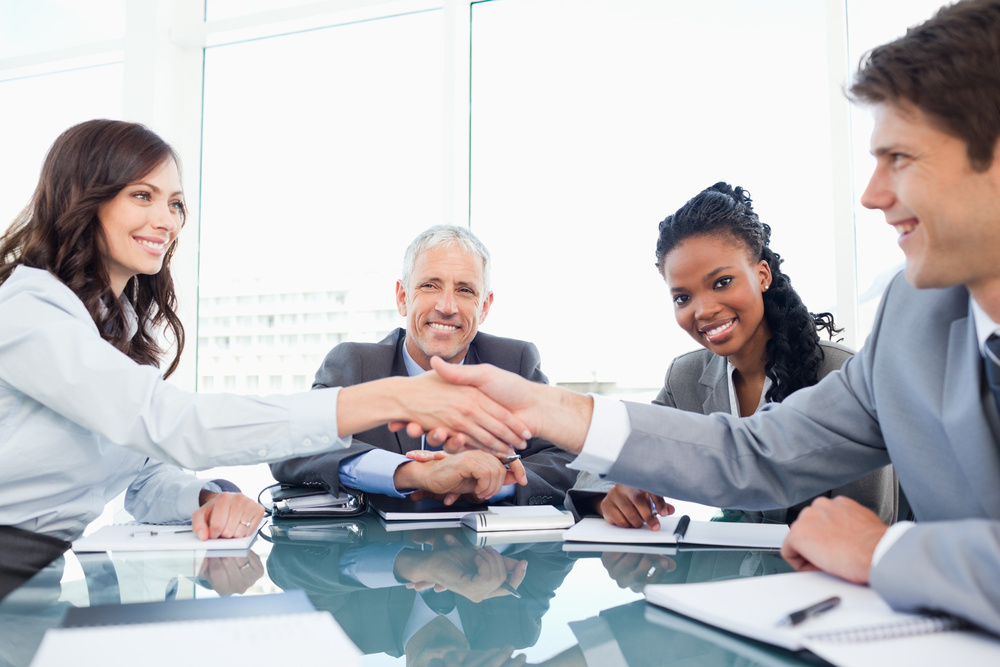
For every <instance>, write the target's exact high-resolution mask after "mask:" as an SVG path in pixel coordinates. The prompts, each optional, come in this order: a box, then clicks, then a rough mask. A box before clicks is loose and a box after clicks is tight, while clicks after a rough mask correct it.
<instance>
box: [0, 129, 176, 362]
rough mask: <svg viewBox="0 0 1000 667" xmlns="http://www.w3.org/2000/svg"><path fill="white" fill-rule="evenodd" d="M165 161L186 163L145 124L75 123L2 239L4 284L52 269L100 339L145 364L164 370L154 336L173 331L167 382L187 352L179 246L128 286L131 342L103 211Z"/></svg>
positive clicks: (0, 252) (0, 263) (50, 154)
mask: <svg viewBox="0 0 1000 667" xmlns="http://www.w3.org/2000/svg"><path fill="white" fill-rule="evenodd" d="M167 160H173V161H174V162H175V163H176V164H178V166H179V164H180V163H179V161H178V159H177V155H176V153H174V150H173V149H172V148H171V147H170V146H169V145H168V144H167V143H166V142H165V141H163V139H161V138H160V137H159V136H158V135H157V134H156V133H155V132H153V131H152V130H150V129H149V128H147V127H146V126H144V125H140V124H138V123H127V122H124V121H117V120H90V121H86V122H84V123H80V124H79V125H74V126H73V127H71V128H69V129H68V130H66V131H65V132H63V133H62V134H61V135H60V136H59V138H58V139H56V141H55V143H53V144H52V147H51V148H50V149H49V152H48V154H47V155H46V157H45V162H44V164H43V165H42V173H41V176H40V178H39V179H38V187H37V188H36V189H35V194H34V195H33V197H32V199H31V202H30V203H29V204H28V206H27V207H26V208H25V209H24V210H23V211H22V212H21V214H20V215H19V216H18V217H17V218H16V219H15V220H14V223H13V224H12V225H11V226H10V228H9V229H8V230H7V231H6V232H5V233H4V234H3V236H0V284H2V283H3V282H4V281H6V280H7V278H8V277H10V274H11V272H12V271H13V270H14V269H15V268H16V267H17V266H18V265H20V264H23V265H25V266H30V267H33V268H36V269H44V270H46V271H48V272H49V273H51V274H53V275H54V276H56V277H57V278H59V280H61V281H62V282H64V283H65V284H66V285H67V286H68V287H69V288H70V289H71V290H73V292H74V293H75V294H76V295H77V296H78V297H79V298H80V300H81V301H82V302H83V304H84V306H85V307H86V308H87V311H88V312H89V313H90V316H91V317H92V318H93V320H94V323H95V324H96V325H97V329H98V331H100V333H101V337H102V338H104V339H105V340H107V341H108V342H109V343H111V344H112V345H114V346H115V347H116V348H118V349H119V350H121V351H122V352H124V353H125V354H126V355H128V356H129V357H130V358H131V359H133V360H135V361H136V362H138V363H140V364H146V365H151V366H157V367H159V365H160V357H161V355H162V354H163V352H164V351H163V350H162V349H161V348H160V345H159V343H158V342H157V340H156V333H157V331H158V330H166V331H168V332H169V333H170V335H171V337H172V338H173V342H174V345H175V347H176V350H177V353H176V354H175V356H174V358H173V360H172V362H171V363H170V365H169V367H168V368H167V371H166V373H165V376H169V375H170V374H171V373H173V372H174V370H175V369H176V368H177V364H178V362H179V361H180V355H181V352H182V351H183V349H184V327H183V325H182V324H181V321H180V318H179V317H178V316H177V313H176V309H177V295H176V293H175V291H174V281H173V278H172V277H171V275H170V260H171V258H172V257H173V254H174V249H175V248H176V246H177V243H176V242H174V243H171V244H170V245H169V247H168V248H167V252H166V254H165V255H164V258H163V268H162V269H161V270H160V271H159V272H158V273H156V274H155V275H151V276H147V275H142V274H140V275H137V276H134V277H133V278H132V279H131V280H129V281H128V283H127V284H126V285H125V291H124V292H123V293H122V298H125V299H128V300H129V301H130V302H131V304H132V307H133V308H134V309H135V313H136V315H137V316H138V325H139V328H138V331H137V332H136V334H135V335H134V336H132V337H131V338H129V335H128V334H129V324H128V317H127V315H126V310H125V308H123V306H122V303H121V302H120V301H119V300H118V299H117V298H115V295H114V292H113V291H112V289H111V281H110V278H109V275H108V269H107V265H106V262H105V258H106V256H107V253H108V250H107V248H108V244H107V239H106V238H105V235H104V230H103V228H102V227H101V224H100V221H99V220H98V217H97V213H98V210H99V209H100V207H101V205H102V204H104V203H106V202H108V201H110V200H112V199H114V197H115V196H116V195H117V194H118V193H119V192H120V191H121V190H122V189H123V188H124V187H125V186H127V185H128V184H129V183H134V182H135V181H138V180H140V179H142V178H143V177H144V176H146V175H147V174H149V173H150V172H152V171H153V170H154V169H155V168H156V167H158V166H160V165H161V164H163V163H164V162H165V161H167ZM182 219H183V216H182Z"/></svg>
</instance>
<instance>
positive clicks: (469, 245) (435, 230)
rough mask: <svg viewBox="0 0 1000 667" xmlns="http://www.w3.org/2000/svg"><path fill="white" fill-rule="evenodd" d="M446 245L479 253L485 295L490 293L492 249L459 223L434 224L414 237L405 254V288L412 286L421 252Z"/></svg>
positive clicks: (403, 281)
mask: <svg viewBox="0 0 1000 667" xmlns="http://www.w3.org/2000/svg"><path fill="white" fill-rule="evenodd" d="M444 246H458V247H459V248H460V249H461V250H463V251H465V252H467V253H469V254H470V255H478V256H479V258H480V259H482V260H483V282H484V283H485V289H486V291H485V294H484V295H483V296H485V295H486V294H489V293H490V251H489V250H487V249H486V246H485V245H483V242H482V241H480V240H479V239H478V238H477V237H476V235H475V234H473V233H472V232H471V231H469V230H468V229H467V228H465V227H459V226H458V225H434V226H433V227H430V228H428V229H426V230H424V231H423V232H421V233H420V235H419V236H417V238H415V239H413V242H412V243H411V244H410V247H408V248H407V249H406V254H405V255H403V277H402V278H401V279H400V282H401V283H402V284H403V287H404V289H409V288H410V278H411V277H412V276H413V266H414V265H415V264H416V263H417V257H418V256H419V255H420V253H422V252H425V251H427V250H431V249H432V248H441V247H444Z"/></svg>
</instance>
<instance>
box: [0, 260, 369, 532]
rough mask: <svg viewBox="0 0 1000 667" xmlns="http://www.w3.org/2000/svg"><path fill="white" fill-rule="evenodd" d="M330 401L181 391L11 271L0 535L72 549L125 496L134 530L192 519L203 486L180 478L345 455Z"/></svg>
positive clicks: (321, 394) (0, 314)
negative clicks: (333, 451)
mask: <svg viewBox="0 0 1000 667" xmlns="http://www.w3.org/2000/svg"><path fill="white" fill-rule="evenodd" d="M337 391H338V390H337V389H323V390H318V391H310V392H304V393H302V394H297V395H293V396H275V397H262V398H252V397H243V396H234V395H227V394H213V395H199V394H194V393H191V392H186V391H182V390H180V389H178V388H176V387H174V386H173V385H170V384H168V383H166V382H164V381H163V379H162V377H161V376H160V372H159V370H158V369H156V368H153V367H151V366H142V365H139V364H137V363H136V362H134V361H133V360H131V359H129V358H128V357H127V356H125V355H124V354H122V353H121V352H120V351H119V350H117V349H115V347H113V346H112V345H111V344H109V343H108V342H107V341H105V340H103V339H102V338H101V337H100V335H99V333H98V330H97V326H96V325H95V324H94V321H93V319H92V318H91V316H90V313H89V312H88V311H87V309H86V308H85V307H84V305H83V303H82V302H81V301H80V299H79V298H77V296H76V294H74V293H73V292H72V290H70V289H69V288H68V287H67V286H66V285H64V284H63V283H62V282H61V281H60V280H59V279H58V278H56V277H55V276H53V275H52V274H50V273H49V272H47V271H43V270H40V269H33V268H29V267H25V266H19V267H18V268H17V269H15V270H14V271H13V272H12V273H11V275H10V277H8V279H7V280H6V281H5V282H4V283H3V285H0V524H2V525H10V526H17V527H19V528H23V529H26V530H31V531H35V532H41V533H48V534H51V535H55V536H57V537H61V538H63V539H68V540H72V539H75V538H76V537H79V536H80V535H81V534H82V532H83V530H84V528H85V527H86V526H87V524H89V523H90V522H91V521H93V520H94V519H95V518H96V517H97V516H98V515H100V513H101V512H102V511H103V509H104V505H105V504H106V503H107V502H108V501H109V500H110V499H112V498H114V497H115V496H117V495H118V494H119V493H121V492H122V491H123V490H126V489H127V490H128V491H127V493H126V496H125V509H126V510H128V512H129V513H130V514H132V516H134V517H135V518H136V519H139V520H140V521H148V522H166V521H176V520H185V519H188V518H190V516H191V513H192V512H193V511H194V510H196V509H197V508H198V495H199V493H200V492H201V489H202V488H203V487H204V486H205V483H206V480H199V479H197V478H195V477H193V476H192V475H189V474H187V473H185V472H183V471H182V470H180V469H179V468H178V467H177V466H184V467H188V468H194V469H203V468H210V467H214V466H225V465H237V464H244V463H256V462H259V461H264V460H271V459H279V458H285V457H289V456H302V455H306V454H313V453H316V452H319V451H323V450H326V449H330V448H333V447H335V446H338V445H339V446H342V447H346V446H348V445H349V444H350V439H349V438H348V439H340V438H337V437H336V433H337V419H336V415H337V403H336V397H337ZM168 463H169V464H173V465H168Z"/></svg>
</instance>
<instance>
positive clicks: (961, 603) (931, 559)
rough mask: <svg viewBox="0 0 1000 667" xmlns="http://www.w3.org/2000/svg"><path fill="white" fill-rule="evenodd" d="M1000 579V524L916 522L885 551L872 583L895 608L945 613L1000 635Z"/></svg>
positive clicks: (989, 522) (963, 521) (983, 520)
mask: <svg viewBox="0 0 1000 667" xmlns="http://www.w3.org/2000/svg"><path fill="white" fill-rule="evenodd" d="M997 581H1000V522H998V521H990V520H988V519H965V520H962V521H930V522H927V523H919V522H918V523H916V524H915V525H914V526H913V527H912V528H910V529H909V530H907V531H906V533H904V534H903V535H902V536H901V537H900V538H899V540H898V541H897V542H896V543H895V544H894V545H892V547H890V548H889V550H888V551H886V552H885V554H884V555H883V556H882V559H881V560H880V561H879V563H878V565H877V566H876V567H875V568H873V569H872V572H871V579H870V583H871V587H872V588H873V589H875V590H876V591H877V592H878V594H879V595H881V596H882V597H883V598H884V599H885V601H886V602H888V603H889V604H890V605H891V606H892V607H893V608H894V609H899V610H901V611H919V610H926V609H933V610H937V611H944V612H948V613H949V614H954V615H956V616H961V617H962V618H965V619H968V620H970V621H972V622H973V623H975V624H977V625H979V626H981V627H983V628H985V629H987V630H989V631H990V632H992V633H994V634H1000V586H997ZM914 582H920V584H919V585H916V586H915V585H914Z"/></svg>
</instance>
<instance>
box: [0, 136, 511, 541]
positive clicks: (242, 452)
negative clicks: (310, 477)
mask: <svg viewBox="0 0 1000 667" xmlns="http://www.w3.org/2000/svg"><path fill="white" fill-rule="evenodd" d="M178 164H179V162H178V159H177V156H176V154H175V153H174V151H173V150H172V149H171V148H170V146H169V145H167V144H166V142H164V141H163V140H162V139H161V138H160V137H159V136H157V135H156V134H155V133H154V132H152V131H151V130H149V129H148V128H146V127H144V126H143V125H139V124H136V123H127V122H123V121H112V120H93V121H87V122H85V123H81V124H79V125H76V126H74V127H72V128H70V129H69V130H67V131H66V132H64V133H63V134H62V135H61V136H60V137H59V138H58V139H57V140H56V142H55V143H54V144H53V146H52V147H51V149H50V150H49V153H48V155H47V156H46V159H45V163H44V166H43V168H42V173H41V177H40V179H39V184H38V187H37V189H36V190H35V194H34V197H33V198H32V201H31V204H30V205H29V206H28V207H27V208H26V209H25V211H24V212H23V213H22V214H21V215H20V216H19V217H18V219H17V220H15V222H14V224H13V225H12V226H11V227H10V228H9V229H8V230H7V232H6V233H5V234H4V235H3V236H2V237H0V462H2V463H0V524H4V525H12V526H18V527H21V528H24V529H27V530H32V531H36V532H45V533H50V534H55V535H57V536H59V537H63V538H66V539H72V538H74V537H76V536H78V535H79V534H81V533H82V532H83V529H84V528H85V527H86V525H87V523H89V522H90V521H91V520H93V519H94V518H95V517H96V516H97V515H98V514H100V512H101V511H102V509H103V507H104V504H105V503H106V502H107V500H109V499H110V498H113V497H114V496H116V495H117V494H118V493H120V492H121V491H123V490H125V489H126V488H127V489H128V493H127V494H126V499H125V504H126V509H127V510H128V511H129V512H130V513H131V514H132V515H133V516H135V517H136V518H137V519H140V520H143V521H150V522H161V521H173V520H185V519H187V518H189V517H191V518H192V520H193V522H194V523H193V525H194V529H195V531H196V532H197V533H198V534H199V537H202V538H205V537H217V536H219V535H222V536H226V537H231V536H242V535H246V534H249V532H250V531H252V530H253V529H255V528H256V525H257V522H258V521H259V519H260V517H261V510H260V509H259V507H258V506H257V505H256V504H255V503H253V502H250V501H249V499H246V498H244V497H242V496H239V495H236V494H218V495H213V494H212V493H211V492H212V491H215V490H221V489H214V488H213V487H211V486H209V487H208V488H207V489H206V486H205V483H204V480H197V479H195V478H193V477H192V476H190V475H188V474H186V473H184V472H182V471H181V470H180V469H179V468H177V467H176V466H184V467H187V468H193V469H203V468H208V467H213V466H220V465H235V464H244V463H257V462H261V461H271V460H278V459H283V458H287V457H290V456H302V455H306V454H312V453H316V452H320V451H324V450H327V449H334V448H339V447H344V446H346V445H347V444H349V442H350V439H349V436H350V434H351V433H356V432H359V431H363V430H366V429H369V428H373V427H375V426H378V425H380V424H384V423H386V422H390V421H395V422H399V423H401V424H403V423H410V427H409V428H411V429H413V428H416V425H417V424H419V425H420V426H422V427H424V428H427V429H429V430H432V431H433V432H432V433H431V436H433V437H434V438H436V439H439V440H440V441H443V440H444V439H445V438H446V437H448V436H449V435H452V434H457V433H460V434H467V436H468V437H469V438H470V439H471V440H475V441H477V442H496V441H499V440H502V441H503V442H506V443H508V444H511V445H513V444H519V443H521V442H522V441H523V435H524V433H525V428H524V426H523V424H521V423H520V422H519V421H518V420H517V419H515V418H514V417H513V416H512V415H511V414H510V413H509V412H508V411H507V410H505V409H503V408H501V407H500V406H498V405H496V404H495V403H493V402H492V401H490V400H489V399H487V398H485V397H484V396H483V395H482V394H479V393H478V392H476V391H474V390H471V389H468V388H464V389H463V388H458V387H453V386H451V385H448V384H446V383H443V382H441V381H440V380H439V379H438V378H437V376H436V374H433V373H428V374H425V376H421V377H419V378H388V379H386V380H379V381H376V382H370V383H365V384H361V385H357V386H354V387H348V388H344V389H339V388H330V389H322V390H317V391H311V392H307V393H301V394H293V395H289V396H271V397H244V396H235V395H229V394H216V395H198V394H194V393H191V392H185V391H182V390H180V389H178V388H176V387H174V386H172V385H170V384H168V383H166V382H164V378H163V377H161V374H160V371H159V370H158V367H159V364H160V360H161V357H162V356H163V355H164V349H163V347H162V345H161V343H160V342H159V335H160V334H161V333H163V332H165V333H167V334H169V338H170V339H171V341H170V342H171V344H172V346H173V348H174V354H173V357H172V359H171V360H170V361H169V363H167V365H166V373H165V375H166V376H169V375H170V374H171V373H172V372H173V371H174V370H175V369H176V368H177V363H178V358H179V356H180V354H181V352H182V350H183V348H184V329H183V326H182V325H181V322H180V319H179V318H178V316H177V313H176V294H175V292H174V285H173V280H172V278H171V274H170V260H171V258H172V256H173V254H174V250H175V248H176V240H177V236H178V234H179V233H180V231H181V229H182V227H183V225H184V218H185V215H186V209H185V204H184V195H183V188H182V187H181V179H180V172H179V169H178ZM171 464H172V465H171ZM470 476H471V473H470ZM474 482H475V480H474V479H473V480H472V481H471V482H470V481H469V479H468V478H463V479H456V480H454V483H455V486H456V488H459V489H460V488H463V484H465V485H467V484H469V483H473V484H474ZM199 504H201V505H202V508H201V509H200V510H199V509H198V508H199Z"/></svg>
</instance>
